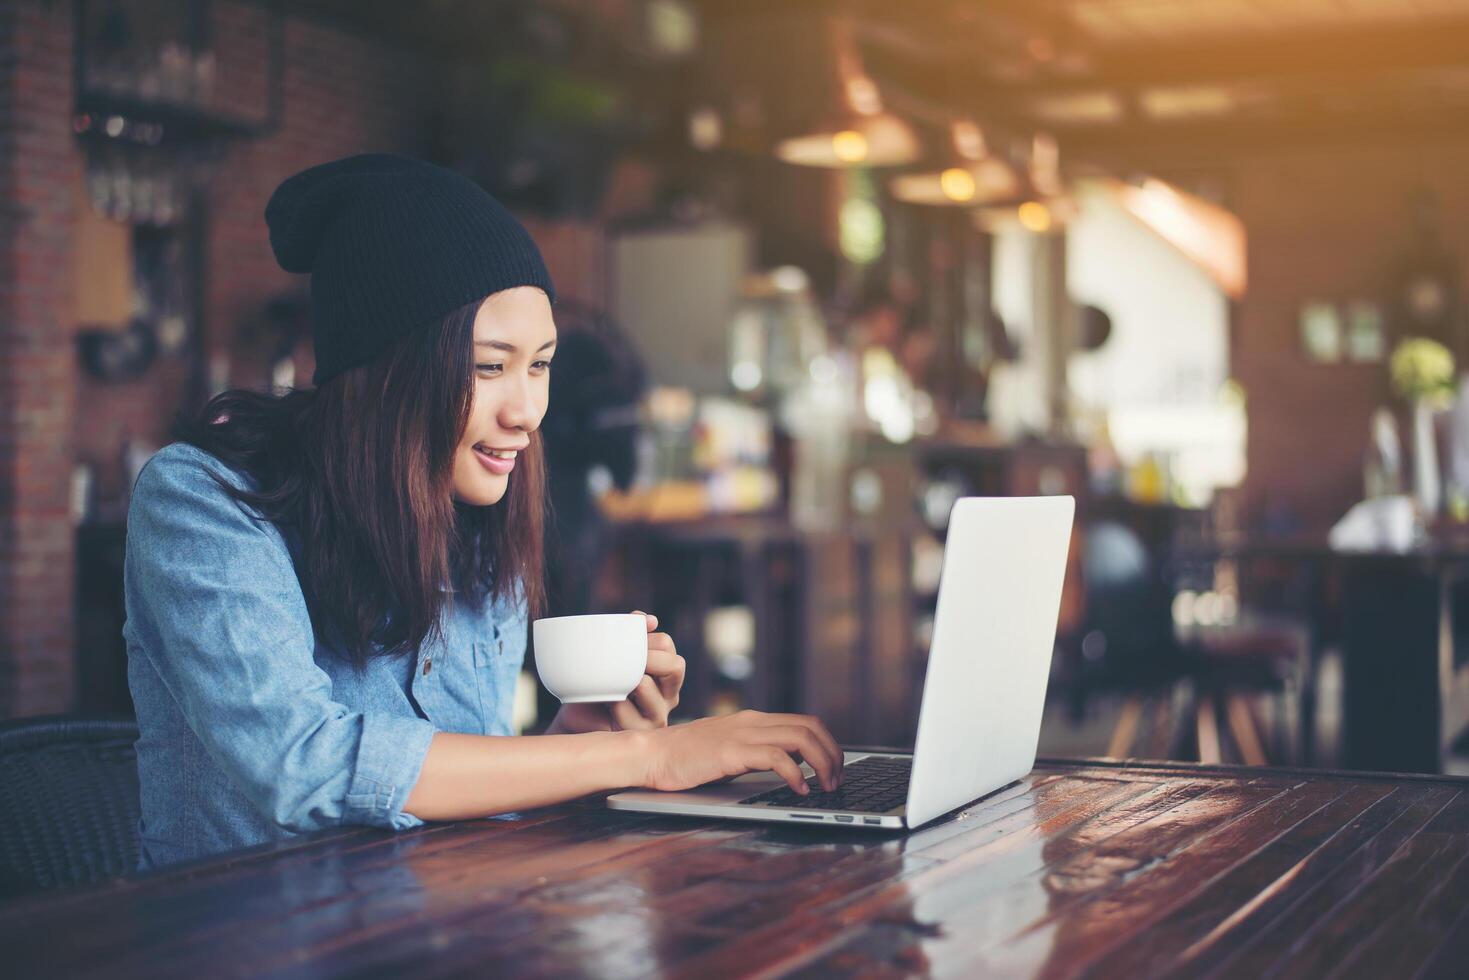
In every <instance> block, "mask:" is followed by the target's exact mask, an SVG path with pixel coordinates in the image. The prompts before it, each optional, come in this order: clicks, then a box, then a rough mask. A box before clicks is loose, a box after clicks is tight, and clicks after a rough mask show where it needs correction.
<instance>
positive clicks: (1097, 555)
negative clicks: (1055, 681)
mask: <svg viewBox="0 0 1469 980" xmlns="http://www.w3.org/2000/svg"><path fill="white" fill-rule="evenodd" d="M1082 581H1083V582H1084V583H1085V590H1086V602H1085V612H1084V614H1083V620H1082V623H1083V625H1082V629H1081V637H1082V638H1081V658H1080V661H1079V663H1078V665H1077V669H1076V671H1075V676H1074V677H1073V678H1072V680H1071V684H1070V695H1071V697H1070V702H1071V705H1070V706H1071V712H1072V716H1073V718H1078V719H1079V718H1080V717H1081V715H1082V714H1083V713H1084V711H1085V708H1086V705H1087V702H1088V701H1089V700H1090V699H1091V698H1092V697H1093V696H1095V695H1097V694H1101V693H1112V694H1122V695H1123V696H1124V698H1125V700H1124V702H1123V706H1122V713H1121V715H1120V716H1119V718H1118V720H1117V724H1116V726H1115V727H1114V728H1113V730H1112V736H1111V739H1110V740H1109V743H1108V748H1107V753H1106V754H1107V755H1109V756H1113V757H1118V758H1120V757H1122V756H1124V755H1126V754H1127V753H1128V751H1129V750H1130V749H1131V747H1132V744H1133V742H1134V741H1135V740H1136V736H1137V727H1138V722H1139V720H1140V719H1141V717H1142V713H1143V709H1144V707H1145V704H1146V702H1147V701H1149V700H1151V701H1153V702H1154V703H1155V704H1156V705H1157V706H1158V708H1159V713H1160V714H1166V711H1167V709H1168V707H1169V705H1170V704H1171V701H1172V696H1173V691H1174V687H1175V686H1176V685H1177V683H1178V682H1179V681H1180V680H1181V679H1182V678H1183V677H1184V676H1185V673H1186V671H1185V666H1186V664H1185V660H1184V654H1183V651H1182V649H1181V648H1180V647H1179V645H1178V642H1177V640H1176V639H1175V638H1174V634H1173V616H1172V589H1171V588H1170V585H1169V583H1168V581H1167V580H1166V579H1165V578H1164V576H1163V573H1162V569H1161V568H1160V566H1159V564H1158V562H1156V561H1155V560H1154V558H1153V556H1152V554H1151V553H1150V551H1149V549H1148V547H1147V546H1146V545H1145V544H1144V543H1143V540H1142V538H1141V536H1140V535H1139V534H1138V533H1137V532H1136V531H1135V530H1133V529H1132V528H1131V527H1129V526H1127V525H1126V524H1124V523H1122V522H1120V521H1117V520H1112V519H1106V518H1104V519H1100V520H1094V521H1091V522H1089V523H1088V524H1087V526H1086V530H1085V534H1084V546H1083V550H1082ZM1170 753H1171V747H1170Z"/></svg>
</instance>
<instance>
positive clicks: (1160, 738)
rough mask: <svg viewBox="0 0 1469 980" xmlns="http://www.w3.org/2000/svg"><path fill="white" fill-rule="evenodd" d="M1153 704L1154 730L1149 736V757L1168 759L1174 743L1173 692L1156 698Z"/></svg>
mask: <svg viewBox="0 0 1469 980" xmlns="http://www.w3.org/2000/svg"><path fill="white" fill-rule="evenodd" d="M1153 704H1154V708H1153V728H1152V731H1151V732H1150V733H1149V735H1148V755H1149V757H1150V758H1154V759H1166V758H1168V752H1169V748H1170V746H1171V745H1172V742H1173V697H1172V694H1171V692H1170V693H1169V694H1167V695H1164V696H1162V697H1158V698H1155V699H1154V701H1153Z"/></svg>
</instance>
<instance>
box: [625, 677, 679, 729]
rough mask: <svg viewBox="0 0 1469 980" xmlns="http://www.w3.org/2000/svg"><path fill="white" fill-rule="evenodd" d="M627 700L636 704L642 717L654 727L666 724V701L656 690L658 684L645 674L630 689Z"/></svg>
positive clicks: (661, 726) (662, 726)
mask: <svg viewBox="0 0 1469 980" xmlns="http://www.w3.org/2000/svg"><path fill="white" fill-rule="evenodd" d="M628 700H629V701H631V702H632V703H633V704H635V705H636V706H637V709H638V711H640V712H642V715H643V717H644V718H646V719H647V720H648V721H650V722H652V724H653V727H654V728H664V727H666V726H667V725H668V710H669V709H668V702H667V701H665V700H664V698H663V693H662V692H661V691H659V690H658V684H657V682H655V681H654V680H653V678H651V677H649V676H648V675H647V674H644V675H643V679H642V680H640V681H638V686H637V687H635V688H633V689H632V693H631V694H629V695H628Z"/></svg>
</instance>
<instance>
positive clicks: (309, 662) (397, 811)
mask: <svg viewBox="0 0 1469 980" xmlns="http://www.w3.org/2000/svg"><path fill="white" fill-rule="evenodd" d="M210 471H214V472H217V473H219V474H220V476H222V477H223V478H225V479H226V480H227V481H228V482H229V483H230V484H231V485H233V486H235V487H239V488H247V489H254V484H253V483H252V482H251V481H250V479H249V478H248V477H247V476H246V475H244V474H242V473H240V472H238V471H235V470H232V469H229V468H227V467H226V466H225V465H224V464H223V463H221V462H220V461H219V460H218V459H216V458H214V457H213V456H211V455H209V454H207V453H205V452H203V451H201V450H199V449H197V448H195V447H193V446H189V445H185V444H182V443H175V444H173V445H170V446H168V447H166V448H165V449H163V450H161V451H160V452H159V453H157V454H156V455H155V456H154V457H153V458H152V459H151V460H149V461H148V464H147V465H146V466H145V467H144V468H143V471H142V472H141V474H140V475H139V476H138V480H137V484H136V486H135V487H134V489H133V495H132V504H131V507H130V508H129V511H128V536H127V560H126V569H125V576H124V583H125V584H124V589H125V593H126V602H127V623H126V625H125V626H124V628H123V635H124V637H125V639H126V641H127V650H128V685H129V687H130V688H131V690H132V695H133V702H134V705H135V707H136V709H137V715H138V728H139V731H140V735H139V738H138V742H137V757H138V777H139V781H140V784H141V796H142V800H141V802H142V818H141V821H140V826H139V829H140V832H141V837H142V856H141V858H140V862H139V868H140V869H147V868H152V867H156V866H158V865H163V864H169V863H172V862H175V861H182V860H186V859H189V858H195V857H201V856H204V855H207V854H212V853H216V852H219V851H224V850H229V849H232V848H239V847H247V846H250V845H254V844H261V843H265V842H268V841H273V840H279V839H282V838H287V837H291V836H293V835H295V834H300V833H304V832H307V831H313V830H320V829H322V828H326V827H335V826H339V825H342V824H361V825H368V826H373V827H383V828H390V829H398V830H401V829H406V828H409V827H415V826H418V825H420V824H422V822H423V821H421V820H419V819H418V818H417V817H415V816H413V815H412V814H409V813H405V812H404V811H403V804H404V802H405V801H406V800H407V798H408V794H409V793H410V792H411V791H412V789H413V786H414V784H415V783H416V782H417V780H418V774H419V769H420V767H421V766H422V764H423V759H424V755H425V754H426V753H427V752H428V746H429V741H430V739H431V738H432V737H433V733H434V732H435V731H444V732H466V733H472V734H483V735H509V734H511V730H510V718H511V706H512V703H513V699H514V696H515V686H516V679H517V676H518V675H519V673H520V668H521V662H522V660H523V658H524V654H525V633H526V622H525V611H524V604H523V603H522V602H505V603H496V602H493V601H489V600H486V601H485V602H483V603H481V604H478V605H475V604H472V603H464V602H459V601H451V602H450V603H449V604H448V605H447V606H446V609H445V613H444V616H443V619H442V630H441V632H442V636H441V637H439V638H437V639H429V640H427V641H425V643H424V644H423V646H422V649H420V650H419V652H418V653H417V655H416V656H413V655H404V656H402V657H393V658H387V657H375V658H372V659H371V660H370V661H369V663H368V666H367V667H366V669H365V670H363V671H361V672H360V673H359V672H358V671H357V670H356V669H355V668H354V667H353V666H352V665H351V664H350V662H349V661H348V660H347V659H346V658H345V657H344V656H343V655H342V654H341V652H340V651H338V650H336V649H333V648H332V647H331V646H329V645H327V644H325V643H322V642H318V640H317V638H316V636H315V635H314V631H313V630H312V626H311V617H310V616H309V614H308V613H307V607H306V600H305V595H304V592H303V588H302V583H301V581H300V579H298V578H297V573H296V563H295V562H296V559H297V558H299V554H298V552H297V550H296V544H295V542H294V536H293V535H291V534H289V533H282V529H281V528H279V527H278V526H277V525H275V524H274V523H272V522H270V521H268V520H265V519H263V518H262V517H260V516H259V515H258V514H257V513H256V512H255V511H254V510H252V509H251V508H249V507H248V506H247V505H245V504H243V503H241V502H239V501H236V500H234V499H233V498H231V497H230V496H229V494H227V493H226V492H225V491H224V489H223V488H221V487H220V486H219V485H218V484H217V483H216V482H215V481H214V479H213V478H212V477H211V476H210ZM449 598H450V599H451V600H457V599H458V596H457V594H453V593H451V594H450V596H449Z"/></svg>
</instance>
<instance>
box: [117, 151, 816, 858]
mask: <svg viewBox="0 0 1469 980" xmlns="http://www.w3.org/2000/svg"><path fill="white" fill-rule="evenodd" d="M265 217H266V221H267V223H268V225H269V228H270V241H271V247H272V249H273V250H274V252H275V256H276V259H277V261H278V262H279V263H280V264H281V266H282V267H283V268H284V269H286V270H287V271H289V272H310V273H311V293H312V318H313V344H314V347H315V350H316V362H317V368H316V374H315V377H314V381H315V383H316V387H315V388H313V389H308V390H303V391H295V392H291V393H289V394H287V395H285V396H283V397H271V396H266V395H260V394H252V393H248V392H227V393H225V394H223V395H221V396H219V397H218V398H216V399H214V400H213V401H212V402H211V403H210V404H209V405H208V406H207V407H206V408H205V409H204V411H203V412H202V413H201V415H200V416H199V417H198V418H197V419H196V420H194V421H193V422H191V423H188V424H186V425H184V426H183V427H182V433H181V434H182V441H180V442H178V443H175V444H174V445H171V446H169V447H167V448H165V449H164V450H162V451H161V452H159V453H158V454H157V455H156V456H155V457H154V458H153V459H152V460H151V461H150V462H149V464H148V465H147V466H146V467H145V468H144V470H143V472H142V473H141V474H140V476H139V477H138V481H137V485H136V487H135V489H134V492H133V497H132V506H131V509H130V512H129V517H128V551H127V568H126V600H127V625H126V628H125V635H126V639H127V644H128V677H129V684H130V686H131V689H132V692H133V698H134V702H135V704H136V707H137V713H138V724H139V729H140V732H141V735H140V738H139V740H138V743H137V752H138V771H139V776H140V780H141V787H142V820H141V831H142V845H143V846H142V857H141V861H140V864H141V866H142V867H144V868H149V867H154V866H157V865H161V864H167V863H171V862H174V861H180V860H184V859H187V858H193V857H198V856H201V855H205V854H209V853H213V852H217V851H221V850H226V849H230V848H236V847H242V846H247V845H251V844H258V843H262V842H265V841H269V840H274V839H278V838H282V837H287V836H290V835H292V834H296V833H301V832H305V831H310V830H315V829H319V828H323V827H329V826H336V825H341V824H365V825H371V826H378V827H387V828H396V829H402V828H407V827H413V826H417V825H419V824H421V823H422V822H424V821H427V820H456V819H463V818H470V817H480V816H486V815H489V814H495V813H502V812H507V811H512V810H518V809H523V808H528V807H536V806H543V805H546V804H550V803H555V802H558V801H561V800H567V799H572V798H574V797H578V796H582V795H584V794H587V793H591V792H595V791H598V790H604V789H612V788H618V787H627V786H640V787H651V788H655V789H683V788H688V787H692V786H695V785H698V784H701V783H704V782H708V781H711V780H715V779H719V778H722V777H727V776H732V775H736V774H739V773H742V772H747V771H752V770H767V769H768V770H773V771H775V772H777V773H779V774H780V775H781V776H782V777H784V778H785V780H786V781H787V782H788V783H790V784H791V786H792V788H793V789H795V790H796V791H797V792H804V791H805V790H806V784H805V782H804V780H803V779H802V776H801V772H800V769H799V768H798V766H797V764H796V761H795V759H794V758H793V757H794V756H799V757H800V758H802V759H805V760H806V761H808V762H809V763H810V764H811V765H812V767H813V768H814V769H815V770H816V772H817V773H818V775H819V778H820V780H821V783H822V785H823V786H824V787H825V788H828V789H831V788H834V787H835V786H836V785H837V782H838V780H839V779H840V774H841V758H842V757H841V752H840V750H839V749H838V748H837V746H836V743H835V742H834V741H833V740H832V738H831V735H830V734H829V733H828V732H827V731H826V729H825V728H824V727H823V726H822V725H821V723H820V722H818V721H816V720H815V719H813V718H809V717H804V716H797V715H767V714H761V713H757V712H746V713H742V714H740V715H736V716H730V717H724V718H713V719H704V720H701V721H696V722H693V723H691V724H688V725H679V726H673V727H670V726H669V725H668V714H669V711H670V710H671V709H672V708H673V707H674V706H675V705H676V704H677V703H678V694H679V689H680V687H681V685H682V683H683V675H684V665H683V661H682V659H681V658H680V657H679V656H678V654H677V652H676V650H675V648H674V644H673V641H672V640H671V639H670V638H669V637H668V636H667V635H666V634H663V633H655V632H652V631H653V630H654V629H655V628H656V620H655V619H654V618H653V617H651V616H650V617H648V629H649V631H650V635H649V639H648V671H647V675H646V676H645V677H644V678H643V679H642V681H641V683H640V684H639V685H638V688H637V690H635V691H634V692H633V693H632V695H631V696H630V698H629V699H628V700H627V701H623V702H620V703H617V704H613V705H571V706H566V707H563V708H562V709H561V711H560V712H559V713H558V714H557V716H556V718H555V719H554V721H553V723H552V724H551V726H550V728H549V730H548V733H547V734H546V735H544V736H538V737H511V736H510V726H509V718H510V710H511V704H512V700H513V696H514V690H515V681H516V678H517V676H518V675H519V673H520V668H521V659H522V655H523V651H522V648H521V643H522V640H523V637H524V635H525V626H526V621H527V619H528V618H530V617H533V616H535V615H536V614H537V612H538V611H539V608H540V605H541V602H542V592H543V584H542V582H541V574H542V555H541V548H542V544H541V542H542V513H543V510H544V496H545V487H544V478H543V463H542V458H541V445H540V439H539V435H538V434H537V432H536V428H537V426H538V425H539V423H540V421H541V418H542V416H543V415H544V413H545V411H546V400H547V391H548V378H549V373H550V371H551V362H552V360H553V358H554V353H555V347H556V327H555V323H554V321H553V319H552V315H551V302H552V300H553V299H554V291H553V287H552V284H551V280H550V277H549V275H547V273H546V269H545V266H544V264H543V263H542V260H541V257H540V254H539V252H538V251H537V250H536V247H535V245H534V243H533V242H532V241H531V239H530V237H529V236H528V235H527V234H526V232H525V230H524V229H523V228H521V226H520V225H519V224H518V223H517V222H516V221H515V220H514V218H512V217H511V216H510V215H509V213H508V212H506V211H505V210H504V209H503V208H502V207H500V205H499V204H498V203H497V202H495V201H494V200H493V199H492V198H490V197H489V196H488V195H487V194H485V193H484V192H483V191H482V190H481V189H480V188H478V187H477V186H476V185H475V184H473V183H472V182H471V181H469V180H467V179H465V178H463V177H460V176H458V175H456V174H454V173H452V172H450V171H447V170H443V169H440V168H438V167H434V166H431V165H429V164H425V163H421V162H419V161H414V160H408V159H404V158H401V157H394V156H386V155H377V154H374V155H364V156H357V157H351V158H348V159H345V160H338V161H335V162H333V163H328V164H323V165H321V166H318V167H314V168H311V169H309V170H307V171H304V172H303V173H300V174H297V175H296V176H295V177H292V178H290V179H289V180H287V181H285V182H284V183H283V184H282V185H281V186H280V187H279V188H277V190H276V192H275V194H274V195H273V196H272V197H271V200H270V203H269V204H268V205H267V207H266V213H265Z"/></svg>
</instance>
